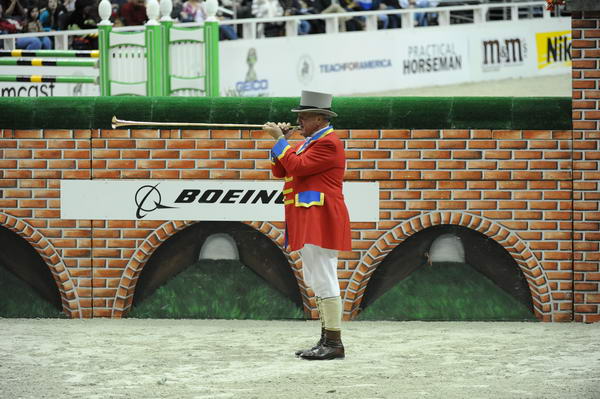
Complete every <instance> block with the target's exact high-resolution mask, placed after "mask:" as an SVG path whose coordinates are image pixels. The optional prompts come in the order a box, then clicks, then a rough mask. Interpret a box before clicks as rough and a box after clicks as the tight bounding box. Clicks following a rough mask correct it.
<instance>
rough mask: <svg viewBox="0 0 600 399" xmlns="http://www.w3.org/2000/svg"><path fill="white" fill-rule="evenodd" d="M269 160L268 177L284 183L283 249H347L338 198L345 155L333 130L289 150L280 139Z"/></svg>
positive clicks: (341, 198) (346, 219)
mask: <svg viewBox="0 0 600 399" xmlns="http://www.w3.org/2000/svg"><path fill="white" fill-rule="evenodd" d="M271 155H272V163H271V171H272V172H273V175H274V176H275V177H283V178H285V183H284V189H283V194H284V198H285V221H286V234H287V241H288V247H289V249H290V250H292V251H297V250H299V249H302V247H304V244H313V245H318V246H319V247H322V248H328V249H336V250H340V251H349V250H351V248H352V243H351V238H350V218H349V216H348V209H347V208H346V204H345V202H344V195H343V193H342V185H343V180H344V171H345V169H346V156H345V154H344V145H343V144H342V142H341V141H340V139H339V138H338V137H337V136H336V135H335V133H333V129H332V128H331V127H329V126H328V127H327V128H325V129H322V130H320V131H318V132H317V133H315V134H314V135H313V136H311V137H310V138H308V139H307V140H306V141H305V142H304V143H300V144H298V145H297V146H295V147H294V148H292V147H291V146H290V144H289V143H288V142H287V140H286V139H285V138H280V139H279V140H278V141H277V143H276V144H275V146H274V147H273V149H272V151H271Z"/></svg>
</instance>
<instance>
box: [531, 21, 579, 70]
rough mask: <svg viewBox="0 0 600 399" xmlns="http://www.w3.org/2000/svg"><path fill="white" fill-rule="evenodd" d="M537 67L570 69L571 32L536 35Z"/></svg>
mask: <svg viewBox="0 0 600 399" xmlns="http://www.w3.org/2000/svg"><path fill="white" fill-rule="evenodd" d="M535 43H536V47H537V67H538V69H544V68H561V67H567V68H570V67H571V64H572V63H571V31H570V30H565V31H560V32H543V33H536V35H535Z"/></svg>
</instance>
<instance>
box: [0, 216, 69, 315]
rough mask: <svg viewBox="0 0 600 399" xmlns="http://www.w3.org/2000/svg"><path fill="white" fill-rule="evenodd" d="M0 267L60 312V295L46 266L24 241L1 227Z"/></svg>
mask: <svg viewBox="0 0 600 399" xmlns="http://www.w3.org/2000/svg"><path fill="white" fill-rule="evenodd" d="M0 267H3V268H4V269H5V270H6V271H8V272H9V273H11V274H12V275H14V276H16V277H17V278H18V279H19V280H21V281H23V282H24V283H25V284H26V285H27V286H29V287H31V288H32V290H33V291H34V292H35V293H36V294H37V295H38V296H39V297H41V298H42V299H44V300H45V301H47V302H49V303H50V304H51V305H52V306H53V307H54V308H56V309H57V310H62V304H61V298H60V293H59V291H58V287H57V286H56V282H55V281H54V278H53V277H52V273H51V271H50V269H49V268H48V265H46V263H45V262H44V260H43V259H42V257H41V256H40V255H39V254H38V253H37V252H36V250H35V249H34V248H33V247H32V246H31V245H30V244H29V243H28V242H27V241H26V240H25V239H23V238H21V237H20V236H19V235H17V234H16V233H14V232H12V231H10V230H9V229H7V228H5V227H1V226H0Z"/></svg>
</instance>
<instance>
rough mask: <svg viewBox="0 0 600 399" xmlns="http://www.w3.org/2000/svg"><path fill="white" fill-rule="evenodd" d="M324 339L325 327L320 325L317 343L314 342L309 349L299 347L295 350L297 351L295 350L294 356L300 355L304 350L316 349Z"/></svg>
mask: <svg viewBox="0 0 600 399" xmlns="http://www.w3.org/2000/svg"><path fill="white" fill-rule="evenodd" d="M324 341H325V328H324V327H321V338H319V340H318V341H317V343H316V344H315V346H313V347H312V348H310V349H300V350H297V351H296V352H295V355H296V356H302V354H303V353H304V352H310V351H314V350H315V349H317V348H318V347H319V346H321V345H323V342H324Z"/></svg>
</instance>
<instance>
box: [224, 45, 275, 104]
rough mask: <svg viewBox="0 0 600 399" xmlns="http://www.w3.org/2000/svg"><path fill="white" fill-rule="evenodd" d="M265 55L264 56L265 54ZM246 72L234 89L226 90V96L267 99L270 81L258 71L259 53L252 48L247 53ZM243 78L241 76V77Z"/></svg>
mask: <svg viewBox="0 0 600 399" xmlns="http://www.w3.org/2000/svg"><path fill="white" fill-rule="evenodd" d="M263 55H264V54H263ZM245 62H246V72H245V74H244V76H243V78H242V79H240V80H238V81H236V82H235V86H234V87H233V88H231V87H229V88H226V95H228V96H234V97H265V96H268V95H269V80H268V79H265V78H264V74H263V73H262V72H259V71H258V68H257V63H258V51H257V49H256V47H250V48H249V49H248V51H247V52H246V58H245ZM240 77H241V76H240Z"/></svg>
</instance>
